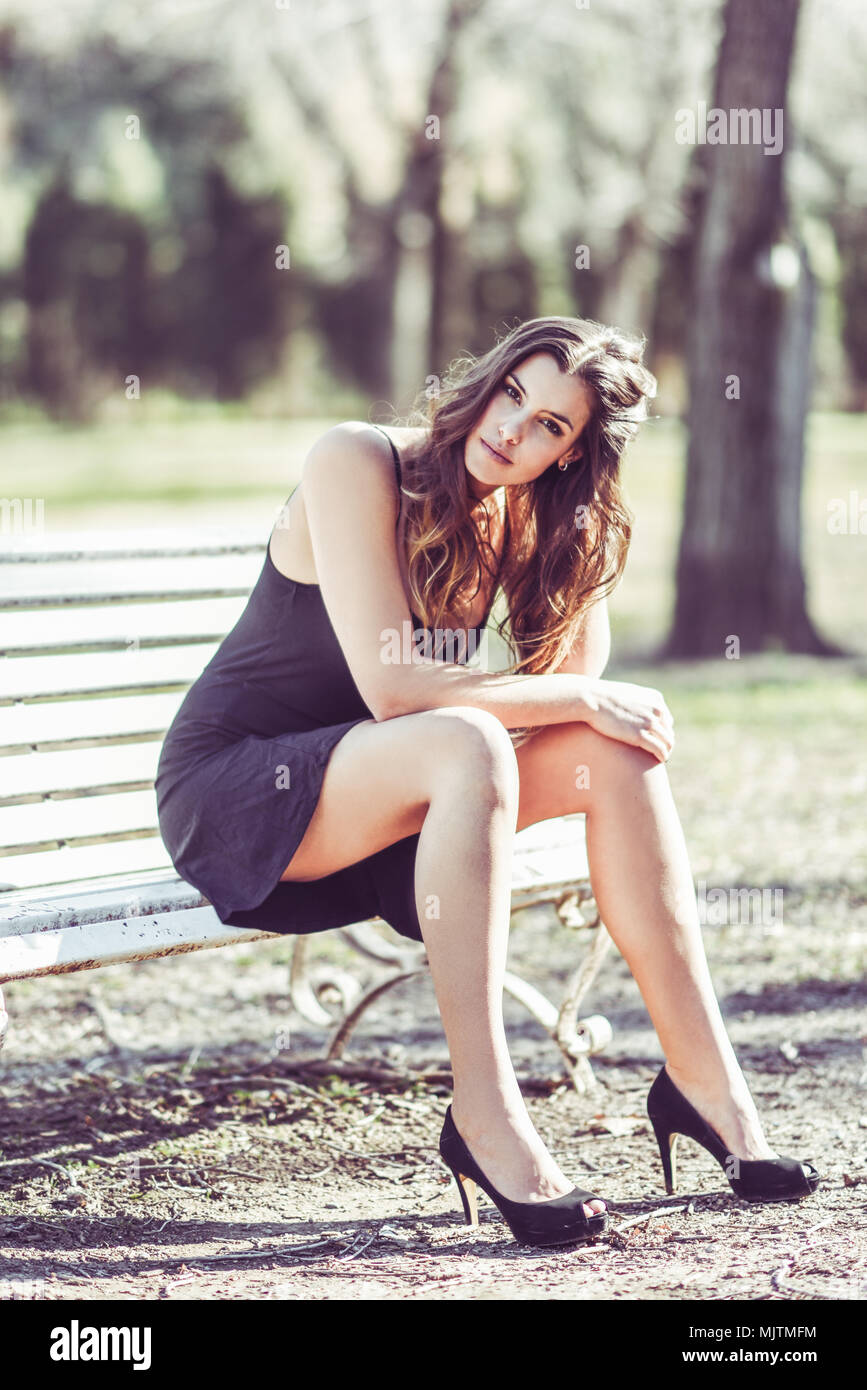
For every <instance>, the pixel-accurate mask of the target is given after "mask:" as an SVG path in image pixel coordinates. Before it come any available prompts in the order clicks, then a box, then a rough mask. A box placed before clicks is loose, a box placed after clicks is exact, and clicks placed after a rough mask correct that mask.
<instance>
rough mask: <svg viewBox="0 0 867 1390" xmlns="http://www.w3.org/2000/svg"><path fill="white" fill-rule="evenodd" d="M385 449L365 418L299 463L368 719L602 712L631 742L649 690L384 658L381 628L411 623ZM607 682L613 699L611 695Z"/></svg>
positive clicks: (323, 575)
mask: <svg viewBox="0 0 867 1390" xmlns="http://www.w3.org/2000/svg"><path fill="white" fill-rule="evenodd" d="M386 448H387V446H386V445H385V443H384V441H383V439H382V437H381V435H379V433H378V431H376V430H374V429H373V428H372V427H371V426H368V425H364V424H362V423H356V422H349V423H347V424H343V425H337V426H335V427H334V428H333V429H331V430H329V431H328V432H327V433H326V434H324V435H323V436H322V437H321V438H320V439H319V440H317V442H316V444H314V446H313V448H312V449H311V450H310V452H309V454H308V455H307V458H306V459H305V461H304V467H303V471H302V482H303V487H304V504H305V510H306V513H307V522H308V526H309V529H310V538H311V544H312V547H313V554H314V558H315V561H316V573H317V575H318V577H319V587H320V590H321V592H322V598H323V601H324V603H325V607H326V610H327V612H328V616H329V619H330V621H331V625H332V627H333V628H334V631H335V633H336V635H337V639H338V641H339V642H340V645H341V648H342V650H343V653H344V656H345V657H346V661H347V664H348V666H349V669H350V671H351V673H352V677H353V679H354V681H355V683H356V685H357V687H358V690H359V692H360V694H361V697H362V699H363V700H364V702H365V704H366V705H367V707H368V709H369V710H370V711H371V712H372V714H373V716H374V718H375V719H377V720H383V719H392V718H395V717H396V716H398V715H402V714H412V713H414V712H416V711H419V710H428V709H439V708H446V707H449V706H453V705H471V706H473V707H474V708H476V709H483V710H487V711H488V712H489V713H490V714H493V715H494V716H495V717H496V718H497V719H499V720H500V722H501V723H502V724H503V725H504V726H505V727H506V728H507V729H518V728H524V727H528V726H536V725H544V724H559V723H564V722H566V721H569V720H581V719H586V720H587V721H588V722H591V723H593V722H595V723H599V722H600V721H601V720H602V719H603V718H604V719H605V722H606V728H605V729H604V730H603V732H607V733H609V734H610V736H612V737H622V738H624V740H625V741H626V742H635V743H639V742H641V739H640V737H639V735H638V729H639V728H640V727H642V726H644V725H648V724H650V723H652V722H653V718H654V715H653V714H652V710H653V708H654V707H655V706H657V705H659V704H662V708H663V709H664V702H663V701H662V696H661V695H659V692H658V691H655V690H646V689H645V688H644V687H642V686H632V685H629V686H627V685H623V684H618V683H615V682H608V681H599V680H596V679H594V678H593V677H591V676H588V675H584V674H578V673H569V672H559V671H557V672H551V673H550V674H546V675H508V674H504V673H502V672H487V671H478V670H467V669H466V668H465V667H463V666H460V665H454V664H451V663H445V662H440V661H435V660H434V659H433V658H431V657H424V656H418V654H416V659H414V660H399V661H394V660H393V659H392V654H393V651H394V645H395V644H394V643H393V642H391V641H390V637H391V636H392V635H393V634H398V635H400V637H401V639H402V634H403V632H404V630H405V629H404V627H403V626H402V625H403V624H404V623H405V624H407V625H408V626H407V629H406V630H407V631H409V632H411V630H412V626H413V623H412V616H411V614H410V611H409V606H408V603H407V598H406V593H405V590H404V587H403V580H402V577H401V573H400V565H399V561H398V553H397V540H396V536H395V523H396V521H397V515H398V496H397V490H396V488H395V485H394V475H393V471H392V465H391V459H390V458H388V459H387V466H386V459H385V457H384V453H383V451H384V450H385V449H386ZM400 647H401V649H402V648H403V642H402V640H401V642H400ZM407 647H408V648H411V643H408V644H407ZM604 687H610V690H606V689H603V688H604ZM615 690H616V692H617V698H616V699H612V696H613V695H614V693H615ZM666 713H667V712H666ZM669 717H670V716H669ZM633 726H635V727H634V728H633ZM615 730H616V731H617V732H615Z"/></svg>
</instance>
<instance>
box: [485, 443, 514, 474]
mask: <svg viewBox="0 0 867 1390" xmlns="http://www.w3.org/2000/svg"><path fill="white" fill-rule="evenodd" d="M482 443H483V444H484V446H485V448H486V449H487V451H488V453H489V454H490V455H491V458H495V459H496V460H497V463H502V464H504V465H505V466H506V468H511V467H512V460H511V459H507V458H505V457H504V455H503V454H498V453H497V451H496V449H492V448H491V446H490V444H489V443H488V441H487V439H483V440H482Z"/></svg>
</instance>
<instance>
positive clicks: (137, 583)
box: [0, 548, 264, 610]
mask: <svg viewBox="0 0 867 1390" xmlns="http://www.w3.org/2000/svg"><path fill="white" fill-rule="evenodd" d="M263 559H264V548H263V549H262V551H261V552H260V553H259V554H255V555H220V556H202V557H194V558H190V559H184V558H179V559H164V558H153V559H139V558H137V557H136V558H134V559H133V560H114V559H112V560H80V561H70V562H67V561H59V562H57V563H50V564H38V563H34V562H33V561H31V560H19V561H18V562H17V563H15V564H6V565H0V608H5V609H11V610H14V609H30V608H46V607H49V606H51V607H58V608H77V607H79V606H81V605H85V604H93V603H111V604H117V603H134V602H135V603H140V602H142V601H143V600H147V601H149V602H151V603H154V602H164V601H166V600H170V599H188V598H194V597H198V598H234V597H236V596H238V595H241V596H244V597H246V596H247V595H249V593H250V590H251V589H252V587H253V585H254V583H255V582H256V577H257V575H258V573H259V571H260V569H261V568H262V562H263Z"/></svg>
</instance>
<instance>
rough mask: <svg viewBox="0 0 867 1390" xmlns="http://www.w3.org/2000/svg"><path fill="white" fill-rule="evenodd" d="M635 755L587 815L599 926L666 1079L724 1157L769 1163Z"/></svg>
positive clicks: (670, 848)
mask: <svg viewBox="0 0 867 1390" xmlns="http://www.w3.org/2000/svg"><path fill="white" fill-rule="evenodd" d="M636 752H637V757H638V758H640V759H642V760H644V761H645V762H646V764H647V765H646V767H645V770H644V772H643V773H642V774H641V775H639V776H637V777H636V776H635V775H634V773H632V774H627V775H626V776H624V777H623V778H622V779H618V778H617V777H616V775H615V774H612V773H609V774H608V776H607V778H606V791H605V794H604V795H602V796H601V797H600V798H599V800H598V801H597V803H596V805H595V807H594V810H593V812H592V814H591V815H589V816H588V817H587V852H588V857H589V860H590V864H591V872H592V876H593V885H594V892H595V894H596V901H597V904H598V906H599V911H600V913H601V916H602V920H603V921H604V922H605V924H606V926H607V927H608V929H609V931H610V933H611V935H612V937H613V938H614V941H615V942H616V944H617V946H618V948H619V950H620V951H621V953H622V955H623V957H624V959H625V960H626V962H627V964H628V966H629V968H630V970H631V971H632V973H633V975H634V976H635V979H636V982H637V983H638V987H639V989H640V990H641V993H642V995H643V997H644V1002H645V1004H646V1005H647V1010H648V1013H649V1014H650V1017H651V1019H652V1020H653V1025H654V1027H655V1029H656V1032H657V1035H658V1037H659V1041H660V1043H661V1044H662V1050H663V1052H664V1053H665V1057H666V1070H667V1071H668V1073H669V1075H670V1076H671V1079H672V1081H674V1083H675V1085H677V1086H678V1087H679V1088H680V1090H681V1091H682V1092H683V1094H684V1095H685V1096H686V1098H687V1100H688V1101H690V1103H691V1104H693V1105H695V1107H696V1109H697V1110H699V1112H700V1113H701V1114H702V1115H703V1116H704V1118H705V1119H706V1120H707V1121H708V1123H709V1124H710V1125H711V1126H712V1127H713V1128H717V1129H718V1132H719V1134H720V1136H721V1138H722V1139H723V1140H724V1142H725V1143H726V1144H727V1145H728V1146H729V1147H730V1151H731V1152H732V1153H735V1154H737V1155H738V1156H739V1157H740V1158H744V1159H753V1158H774V1157H776V1156H777V1155H776V1154H775V1153H774V1150H773V1149H771V1148H770V1147H769V1145H768V1144H767V1141H766V1140H765V1138H764V1135H763V1133H762V1127H761V1124H760V1122H759V1118H758V1115H757V1113H756V1108H755V1104H754V1103H753V1100H752V1097H751V1096H750V1093H749V1089H748V1087H747V1084H746V1081H745V1079H744V1076H743V1073H742V1071H741V1069H740V1066H739V1065H738V1062H737V1059H736V1057H735V1054H734V1050H733V1048H732V1045H731V1042H730V1040H729V1037H728V1034H727V1032H726V1028H725V1023H724V1022H723V1018H722V1015H721V1013H720V1009H719V1003H718V1002H717V998H716V994H715V992H714V988H713V983H712V981H711V977H710V971H709V969H708V964H707V957H706V956H705V951H704V943H703V942H702V938H701V928H700V924H699V919H698V911H697V908H696V902H695V889H694V887H693V881H692V873H691V870H690V865H689V858H688V854H687V849H686V844H685V841H684V836H683V830H682V827H681V824H680V820H679V817H678V814H677V810H676V808H675V804H674V798H673V797H672V794H671V787H670V784H669V781H668V775H667V773H666V770H665V768H664V766H663V765H662V764H661V763H658V762H656V760H655V759H654V758H653V757H652V755H651V754H648V753H643V752H641V751H640V750H636ZM625 865H628V872H626V873H624V866H625Z"/></svg>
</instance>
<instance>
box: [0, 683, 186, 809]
mask: <svg viewBox="0 0 867 1390" xmlns="http://www.w3.org/2000/svg"><path fill="white" fill-rule="evenodd" d="M184 693H185V692H184V691H175V692H174V693H173V694H170V695H127V696H124V698H123V699H104V700H100V699H94V700H58V701H52V700H48V701H46V702H45V703H43V704H19V705H7V706H4V707H0V753H2V754H4V755H6V756H8V755H10V754H11V752H12V751H13V750H14V751H15V752H17V753H19V754H24V753H27V752H29V751H30V750H31V749H33V748H37V749H39V750H45V751H49V750H56V751H60V750H62V749H63V748H65V747H66V746H67V745H76V744H81V745H86V744H89V745H98V744H108V743H109V742H111V741H112V740H115V741H116V740H118V739H121V738H126V739H138V740H141V739H153V738H161V737H162V735H163V734H164V733H165V731H166V729H167V728H168V727H169V725H170V724H171V722H172V719H173V718H174V716H175V714H176V712H177V709H178V706H179V705H180V703H181V701H182V700H183V698H184ZM3 768H4V764H3V763H2V762H0V788H2V786H3Z"/></svg>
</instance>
